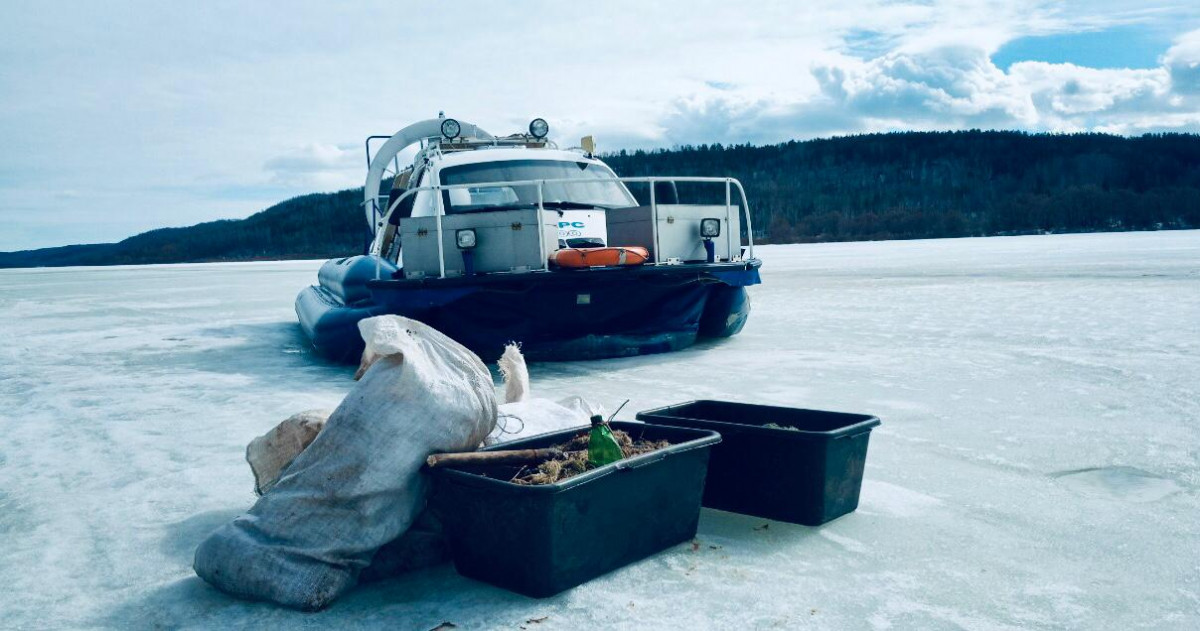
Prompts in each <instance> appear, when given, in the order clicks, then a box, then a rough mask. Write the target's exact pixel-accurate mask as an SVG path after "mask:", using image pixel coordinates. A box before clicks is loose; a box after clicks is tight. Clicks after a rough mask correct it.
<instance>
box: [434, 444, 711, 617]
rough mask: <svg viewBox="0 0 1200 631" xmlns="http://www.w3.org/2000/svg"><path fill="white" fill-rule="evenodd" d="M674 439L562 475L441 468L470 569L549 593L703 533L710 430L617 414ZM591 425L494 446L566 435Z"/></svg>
mask: <svg viewBox="0 0 1200 631" xmlns="http://www.w3.org/2000/svg"><path fill="white" fill-rule="evenodd" d="M612 427H613V429H620V430H624V431H626V432H628V433H629V435H630V436H631V437H632V438H633V439H634V440H638V439H642V438H644V439H646V440H667V441H670V442H671V443H672V444H671V446H669V447H667V448H665V449H660V450H658V451H653V452H650V453H647V454H642V455H640V456H634V457H632V458H628V459H625V460H621V461H618V462H614V463H612V464H609V465H605V466H603V467H598V468H596V469H593V470H591V471H588V472H586V473H583V474H581V475H577V476H575V477H572V478H567V479H566V480H563V481H561V482H557V483H554V484H542V485H528V486H526V485H520V484H514V483H512V482H508V480H510V479H512V478H513V477H514V476H515V475H516V473H517V472H518V469H519V468H518V467H490V468H487V469H476V470H472V471H461V470H454V469H434V470H433V473H434V492H433V497H432V502H433V506H434V508H435V509H436V510H437V511H438V513H439V514H440V516H441V517H442V520H443V522H444V525H445V528H446V534H447V536H448V537H449V539H450V548H451V551H452V554H453V557H454V567H455V568H456V569H457V570H458V572H459V573H460V574H462V575H463V576H468V577H470V578H474V579H477V580H480V581H484V582H487V583H491V584H493V585H496V586H498V587H503V588H505V589H509V590H512V591H514V592H517V593H520V594H524V595H526V596H532V597H534V598H544V597H546V596H552V595H554V594H557V593H559V592H561V591H563V590H566V589H570V588H572V587H575V586H576V585H579V584H581V583H584V582H586V581H589V580H591V579H593V578H595V577H597V576H600V575H601V574H605V573H607V572H610V571H612V570H615V569H617V568H619V567H622V566H624V565H628V564H629V563H632V562H634V561H637V560H639V559H643V558H645V557H647V556H649V555H651V554H654V553H655V552H658V551H660V550H663V549H666V548H669V547H671V546H673V545H676V544H678V543H682V542H684V541H688V540H690V539H691V538H693V537H694V536H695V535H696V526H697V524H698V522H699V519H700V497H701V495H702V493H703V490H704V478H705V473H706V472H707V470H708V457H709V452H710V451H711V449H710V447H711V446H712V445H714V444H716V443H718V442H720V441H721V437H720V435H718V434H717V433H716V432H712V431H707V430H696V429H685V428H679V427H664V426H657V425H645V424H642V423H630V422H620V421H618V422H614V423H612ZM587 429H588V428H586V427H581V428H578V429H571V430H565V431H561V432H552V433H549V434H542V435H540V436H534V437H531V438H526V439H522V440H515V441H512V442H510V443H505V444H503V445H497V446H495V447H491V448H488V449H489V450H496V449H529V448H537V447H549V446H551V445H555V444H559V443H563V442H565V441H567V440H569V439H570V438H571V437H573V436H575V435H576V434H579V433H580V432H585V431H587Z"/></svg>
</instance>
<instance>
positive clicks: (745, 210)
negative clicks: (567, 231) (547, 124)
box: [360, 176, 754, 278]
mask: <svg viewBox="0 0 1200 631" xmlns="http://www.w3.org/2000/svg"><path fill="white" fill-rule="evenodd" d="M559 182H567V183H594V182H622V183H631V182H632V183H648V184H649V185H650V216H651V220H652V221H651V229H652V241H653V244H654V254H655V263H654V264H661V263H662V261H659V260H658V252H660V251H661V249H660V248H659V243H658V202H657V199H656V195H655V191H654V189H655V186H654V185H655V184H656V183H658V182H671V183H679V182H684V183H699V184H724V185H725V224H726V225H727V226H728V225H729V224H730V223H731V219H732V217H731V215H730V213H731V212H732V205H733V203H732V187H737V190H738V196H739V197H741V200H742V204H741V208H742V215H743V216H744V217H745V220H746V245H747V250H746V255H747V257H749V258H754V224H753V222H752V220H751V218H750V202H749V200H747V199H746V189H745V187H743V186H742V183H741V182H740V181H738V180H737V178H731V177H700V176H681V177H644V176H643V177H616V178H604V179H599V180H580V179H578V178H549V179H542V180H507V181H497V182H471V183H469V184H446V185H436V184H431V185H428V186H419V187H415V188H410V189H408V190H406V191H405V192H404V193H403V194H402V195H400V196H399V197H397V198H396V199H395V201H393V202H392V203H391V204H390V205H388V207H387V210H386V211H385V212H383V213H381V214H380V216H379V222H380V223H379V224H378V225H375V226H372V228H373V232H374V233H375V235H376V238H375V240H374V241H372V243H371V254H374V255H377V256H381V255H382V252H381V251H380V248H379V247H377V246H380V245H382V244H380V243H379V242H378V240H379V239H378V235H379V228H381V227H382V225H383V223H382V222H385V221H387V218H388V217H389V216H391V214H392V212H393V211H395V210H396V207H397V206H399V205H400V202H402V201H404V200H405V199H408V198H409V197H410V196H413V195H416V194H417V193H420V192H425V191H430V192H435V193H436V194H435V197H436V198H437V201H436V212H435V214H434V216H435V217H436V218H437V219H436V223H437V240H438V267H439V274H440V277H441V278H445V276H446V261H445V254H444V252H443V247H444V246H443V244H442V216H443V215H445V214H446V211H445V208H444V206H443V201H442V195H441V191H445V190H453V189H460V188H485V187H498V186H536V187H537V189H538V211H539V212H538V214H539V217H540V215H541V213H543V212H545V208H544V206H543V189H544V187H545V185H546V184H551V183H553V184H557V183H559ZM387 197H389V196H388V195H377V196H376V198H375V199H383V198H387ZM366 203H367V202H366V201H365V200H364V201H363V202H362V204H360V205H366ZM372 203H374V202H372ZM728 232H729V234H727V244H728V248H729V255H730V258H731V259H732V258H733V257H735V256H737V255H736V254H734V249H733V234H732V231H728ZM397 238H398V235H397ZM741 240H742V239H741V235H740V234H739V235H738V244H739V247H740V245H741ZM538 241H539V243H540V248H539V249H540V250H541V254H542V259H543V265H546V258H547V257H546V252H545V243H541V241H542V239H539V240H538ZM543 269H547V268H546V267H544V268H543Z"/></svg>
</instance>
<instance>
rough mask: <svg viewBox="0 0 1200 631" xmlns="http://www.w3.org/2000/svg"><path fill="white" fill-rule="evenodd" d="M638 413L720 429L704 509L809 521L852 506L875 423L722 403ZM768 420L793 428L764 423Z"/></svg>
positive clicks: (645, 418)
mask: <svg viewBox="0 0 1200 631" xmlns="http://www.w3.org/2000/svg"><path fill="white" fill-rule="evenodd" d="M637 417H638V419H639V420H642V421H645V422H647V423H655V424H662V425H673V426H678V427H693V428H696V429H707V430H714V431H717V432H720V433H721V438H722V441H721V444H720V445H719V446H717V447H715V448H714V449H713V454H712V461H711V462H710V463H709V467H708V482H707V484H706V486H705V489H704V506H707V507H709V508H716V509H720V510H725V511H731V512H734V513H743V514H746V515H754V516H756V517H766V518H768V519H777V520H779V521H786V522H791V523H794V524H804V525H808V526H817V525H820V524H823V523H825V522H827V521H830V520H832V519H835V518H837V517H840V516H842V515H845V514H846V513H849V512H851V511H853V510H854V509H855V508H858V493H859V490H860V489H861V488H862V476H863V467H864V465H865V464H866V460H867V441H868V440H869V439H870V437H871V429H872V428H874V427H876V426H877V425H879V419H878V418H875V417H874V416H871V415H869V414H846V413H843V412H823V411H820V410H802V409H798V408H788V407H776V406H769V405H753V404H749V403H732V402H728V401H691V402H689V403H680V404H678V405H671V406H667V407H663V408H658V409H655V410H646V411H644V412H640V413H639V414H638V415H637ZM768 423H773V424H775V425H781V426H783V427H794V428H796V429H779V428H771V427H763V426H764V425H766V424H768ZM797 430H799V431H797Z"/></svg>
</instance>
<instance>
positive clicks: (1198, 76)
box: [1162, 29, 1200, 94]
mask: <svg viewBox="0 0 1200 631" xmlns="http://www.w3.org/2000/svg"><path fill="white" fill-rule="evenodd" d="M1162 64H1163V66H1164V67H1165V68H1166V69H1167V72H1168V73H1170V75H1171V87H1172V89H1174V90H1175V91H1176V92H1178V93H1180V94H1200V29H1196V30H1194V31H1191V32H1190V33H1186V34H1184V35H1183V36H1182V37H1180V38H1179V39H1177V40H1175V45H1174V46H1171V47H1170V48H1168V49H1167V52H1166V54H1164V55H1163V58H1162Z"/></svg>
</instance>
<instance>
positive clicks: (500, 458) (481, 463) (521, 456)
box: [425, 447, 563, 469]
mask: <svg viewBox="0 0 1200 631" xmlns="http://www.w3.org/2000/svg"><path fill="white" fill-rule="evenodd" d="M562 455H563V450H561V449H559V448H557V447H546V448H544V449H510V450H506V451H465V452H462V453H456V454H433V455H431V456H429V457H428V458H426V459H425V464H427V465H429V468H431V469H433V468H437V467H485V466H488V465H498V464H533V463H538V462H543V461H546V460H553V459H555V458H561V457H562Z"/></svg>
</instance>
